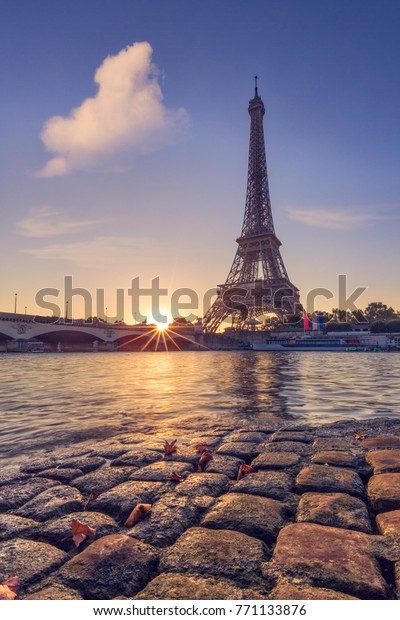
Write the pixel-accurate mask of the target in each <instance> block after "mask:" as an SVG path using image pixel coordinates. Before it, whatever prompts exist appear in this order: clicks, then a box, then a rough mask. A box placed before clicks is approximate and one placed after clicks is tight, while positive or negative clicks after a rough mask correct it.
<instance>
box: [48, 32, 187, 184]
mask: <svg viewBox="0 0 400 620" xmlns="http://www.w3.org/2000/svg"><path fill="white" fill-rule="evenodd" d="M152 51H153V50H152V48H151V46H150V44H149V43H147V42H142V43H134V44H133V45H130V46H128V47H126V48H125V49H123V50H121V51H120V52H119V53H118V54H117V55H116V56H108V57H107V58H106V59H105V60H104V61H103V63H102V64H101V65H100V67H99V68H98V69H97V71H96V73H95V78H94V79H95V82H96V83H97V84H98V86H99V89H98V92H97V94H96V96H95V97H90V98H88V99H85V100H84V101H83V103H82V104H81V105H80V106H79V107H77V108H75V109H73V110H72V111H71V112H70V114H69V116H67V117H62V116H53V117H52V118H50V119H49V120H48V121H47V122H46V123H45V125H44V128H43V131H42V133H41V138H42V141H43V143H44V145H45V147H46V150H47V151H49V152H50V153H54V154H55V155H54V157H53V158H52V159H50V160H49V161H48V162H47V164H46V165H45V166H44V168H43V169H42V170H40V171H39V172H38V173H37V176H40V177H54V176H62V175H66V174H68V173H69V172H71V171H72V170H78V169H83V168H90V167H94V166H96V165H100V164H101V165H104V162H105V161H109V160H110V159H113V158H114V157H115V156H116V155H117V154H118V152H120V151H121V150H122V151H123V150H125V151H126V150H127V149H129V151H130V152H131V153H133V154H140V153H146V152H150V151H153V150H156V149H158V148H160V147H161V146H163V145H164V144H167V143H171V142H172V141H173V136H174V134H175V133H176V132H177V131H178V130H179V129H180V128H181V127H182V126H184V125H185V123H186V120H187V118H188V117H187V113H186V111H185V110H184V109H183V108H179V109H178V110H171V109H168V108H166V107H165V105H164V104H163V95H162V92H161V88H160V85H159V83H158V71H157V68H156V67H155V65H153V64H152V62H151V55H152Z"/></svg>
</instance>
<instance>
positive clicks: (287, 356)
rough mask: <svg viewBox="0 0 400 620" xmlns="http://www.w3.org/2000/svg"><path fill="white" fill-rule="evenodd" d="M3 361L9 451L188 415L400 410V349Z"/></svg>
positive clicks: (312, 416) (330, 416) (393, 413)
mask: <svg viewBox="0 0 400 620" xmlns="http://www.w3.org/2000/svg"><path fill="white" fill-rule="evenodd" d="M0 369H1V372H0V452H2V454H3V456H4V455H7V454H10V453H13V454H15V453H16V452H17V453H18V451H21V452H23V451H24V450H25V449H26V448H32V447H35V448H40V447H44V446H46V444H47V445H49V444H52V442H58V443H59V442H60V441H69V440H72V439H74V440H76V439H77V438H82V439H84V438H85V437H88V436H91V437H94V438H95V437H96V436H100V434H102V436H105V435H107V431H108V430H110V432H111V429H115V428H120V427H121V428H122V429H123V428H124V427H125V428H126V427H127V425H129V427H132V424H133V425H135V424H141V425H143V423H144V424H151V423H153V422H155V421H160V420H161V419H162V420H166V421H168V419H172V418H174V419H176V418H179V416H182V417H183V416H187V415H188V414H196V415H201V416H205V417H206V418H207V417H210V418H212V419H213V420H214V419H216V418H217V419H219V420H221V421H225V422H227V421H229V422H231V421H232V420H233V419H235V418H237V417H240V418H241V419H243V418H246V419H248V420H254V421H256V420H257V419H258V420H259V419H260V418H266V417H271V416H274V417H275V416H276V417H279V418H281V419H292V420H301V421H310V422H313V423H323V422H333V421H335V420H338V419H344V418H364V419H365V418H369V417H376V416H387V417H400V380H399V379H400V355H399V354H396V353H389V354H388V353H365V352H362V353H326V352H321V353H312V352H307V353H302V352H290V353H288V352H283V353H280V352H251V351H246V352H237V351H232V352H225V351H214V352H212V351H205V352H176V353H172V352H170V353H167V352H165V353H152V352H149V353H97V354H96V353H88V354H85V353H71V354H68V353H64V354H35V355H34V354H2V355H0Z"/></svg>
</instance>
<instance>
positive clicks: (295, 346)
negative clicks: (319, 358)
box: [252, 337, 357, 351]
mask: <svg viewBox="0 0 400 620" xmlns="http://www.w3.org/2000/svg"><path fill="white" fill-rule="evenodd" d="M356 348H357V347H355V346H352V345H349V344H347V343H346V342H345V341H344V340H342V339H341V338H313V337H311V338H310V337H308V338H307V337H304V338H295V339H285V340H283V339H282V340H267V341H266V342H260V343H253V344H252V349H253V351H349V350H351V351H355V350H356Z"/></svg>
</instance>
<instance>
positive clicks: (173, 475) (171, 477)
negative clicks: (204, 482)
mask: <svg viewBox="0 0 400 620" xmlns="http://www.w3.org/2000/svg"><path fill="white" fill-rule="evenodd" d="M168 480H173V482H183V481H184V480H185V478H184V477H183V476H180V475H179V474H177V473H176V471H173V472H171V473H170V475H169V476H168Z"/></svg>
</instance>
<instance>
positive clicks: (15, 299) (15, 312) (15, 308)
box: [14, 293, 18, 314]
mask: <svg viewBox="0 0 400 620" xmlns="http://www.w3.org/2000/svg"><path fill="white" fill-rule="evenodd" d="M17 299H18V293H14V314H17Z"/></svg>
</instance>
